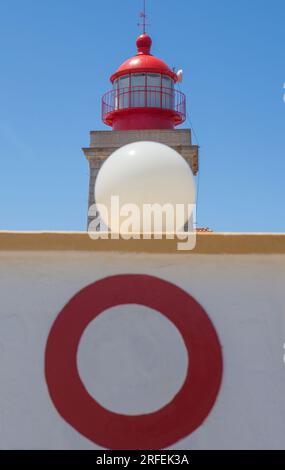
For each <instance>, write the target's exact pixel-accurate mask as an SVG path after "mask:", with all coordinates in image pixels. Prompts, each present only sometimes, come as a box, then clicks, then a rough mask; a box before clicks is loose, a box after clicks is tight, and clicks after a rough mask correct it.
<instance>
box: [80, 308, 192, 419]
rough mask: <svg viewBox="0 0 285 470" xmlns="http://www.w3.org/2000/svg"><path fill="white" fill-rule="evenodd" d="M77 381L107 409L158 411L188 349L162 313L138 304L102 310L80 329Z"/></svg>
mask: <svg viewBox="0 0 285 470" xmlns="http://www.w3.org/2000/svg"><path fill="white" fill-rule="evenodd" d="M77 361H78V370H79V374H80V376H81V379H82V381H83V383H84V385H85V387H86V389H87V391H88V392H89V393H90V395H91V396H93V397H94V398H95V400H97V402H98V403H100V405H102V406H103V407H104V408H106V409H107V410H110V411H113V412H114V413H121V414H124V415H129V416H136V415H141V414H148V413H153V412H155V411H158V410H159V409H160V408H162V407H164V406H165V405H167V404H168V403H169V402H170V401H172V400H173V398H174V397H175V395H176V394H177V393H178V392H179V391H180V389H181V388H182V386H183V384H184V382H185V379H186V376H187V371H188V353H187V349H186V346H185V344H184V341H183V339H182V336H181V334H180V333H179V331H178V330H177V328H176V327H175V326H174V325H173V323H171V322H170V321H169V320H168V319H167V318H166V317H164V316H163V315H161V314H160V313H159V312H157V311H155V310H152V309H150V308H147V307H144V306H141V305H124V306H120V307H114V308H111V309H109V310H106V311H105V312H104V313H103V314H101V315H99V317H97V318H96V319H95V320H93V322H91V323H90V325H89V326H88V327H87V328H86V330H85V332H84V334H83V336H82V339H81V341H80V345H79V351H78V356H77Z"/></svg>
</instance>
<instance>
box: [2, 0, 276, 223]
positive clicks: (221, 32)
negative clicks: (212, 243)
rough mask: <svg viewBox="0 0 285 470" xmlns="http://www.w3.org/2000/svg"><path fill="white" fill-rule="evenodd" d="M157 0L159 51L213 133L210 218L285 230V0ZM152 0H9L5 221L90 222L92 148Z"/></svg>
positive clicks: (208, 141) (199, 124)
mask: <svg viewBox="0 0 285 470" xmlns="http://www.w3.org/2000/svg"><path fill="white" fill-rule="evenodd" d="M148 4H149V6H148V11H149V15H150V19H149V22H150V26H149V28H148V29H149V32H150V34H151V35H152V38H153V42H154V45H153V53H154V54H155V55H157V56H158V57H161V58H162V59H164V60H165V61H166V62H167V63H168V64H169V65H170V66H176V67H179V68H183V69H184V83H183V84H182V91H184V92H185V93H186V94H187V96H188V110H189V114H190V118H191V121H192V123H193V126H194V129H195V131H196V134H197V136H198V140H199V144H200V146H201V162H200V163H201V167H200V179H199V181H200V183H199V200H198V225H199V226H204V227H205V226H209V227H211V228H212V229H214V230H216V231H275V232H280V231H285V211H284V203H285V184H284V174H285V171H284V170H285V163H284V157H285V155H284V154H285V103H284V101H283V93H285V89H283V84H284V82H285V51H284V47H285V1H284V0H215V1H214V0H177V1H171V0H148ZM141 6H142V0H122V1H118V0H106V1H101V0H40V1H39V0H25V1H23V0H1V1H0V44H1V54H0V67H1V69H0V157H1V169H0V230H8V229H9V230H44V229H46V230H85V229H86V213H87V194H88V165H87V162H86V160H85V158H84V156H83V153H82V151H81V148H82V147H86V146H88V145H89V131H90V130H96V129H107V128H106V127H105V126H104V125H103V124H102V122H101V116H100V112H101V96H102V94H103V93H104V92H105V91H107V90H108V89H109V88H111V86H110V83H109V76H110V75H111V73H113V72H114V71H115V70H116V68H117V67H118V66H119V65H120V64H121V63H122V62H123V61H124V60H125V59H127V58H128V57H130V56H131V55H133V53H134V52H135V39H136V37H137V35H138V32H139V29H138V27H137V22H138V13H139V11H140V10H141ZM188 126H189V124H188V123H186V125H185V127H188ZM193 140H194V143H196V141H195V139H193Z"/></svg>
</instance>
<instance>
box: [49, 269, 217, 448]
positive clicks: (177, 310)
mask: <svg viewBox="0 0 285 470" xmlns="http://www.w3.org/2000/svg"><path fill="white" fill-rule="evenodd" d="M123 304H139V305H144V306H147V307H149V308H152V309H154V310H157V311H158V312H160V313H162V314H163V315H165V316H166V318H168V319H169V320H170V321H171V322H172V323H173V324H174V325H175V326H176V327H177V328H178V330H179V331H180V333H181V335H182V337H183V339H184V342H185V345H186V348H187V351H188V355H191V356H190V357H191V366H190V368H189V369H188V374H187V378H186V380H185V383H184V385H183V387H182V388H181V390H180V391H179V392H178V394H177V395H176V397H175V398H174V399H173V400H172V401H171V402H170V403H169V404H168V405H166V406H164V407H163V408H161V409H160V410H159V411H157V412H155V413H150V414H146V415H139V416H127V415H122V414H117V413H113V412H111V411H108V410H107V409H105V408H103V407H102V406H101V405H100V404H99V403H97V402H96V401H95V400H94V398H93V397H91V395H89V393H88V392H87V390H86V389H85V387H84V385H83V383H82V381H81V379H80V376H79V373H78V369H77V351H78V346H79V342H80V339H81V336H82V334H83V332H84V330H85V329H86V327H87V326H88V325H89V323H90V322H91V321H93V320H94V319H95V318H96V317H97V316H98V315H100V314H101V313H102V312H103V311H104V310H106V309H109V308H111V307H115V306H118V305H123ZM222 372H223V359H222V351H221V346H220V342H219V339H218V336H217V333H216V331H215V328H214V326H213V324H212V322H211V321H210V319H209V317H208V316H207V314H206V312H205V311H204V309H203V308H202V307H201V306H200V305H199V304H198V303H197V302H196V301H195V300H194V299H193V298H192V297H191V296H190V295H189V294H188V293H186V292H185V291H183V290H182V289H180V288H179V287H177V286H175V285H173V284H170V283H169V282H166V281H163V280H161V279H158V278H155V277H151V276H146V275H121V276H114V277H108V278H106V279H102V280H100V281H98V282H95V283H94V284H91V285H90V286H88V287H86V288H84V289H83V290H82V291H80V292H79V293H78V294H76V295H75V296H74V297H73V298H72V299H71V300H70V302H69V303H68V304H67V305H66V306H65V307H64V308H63V310H62V311H61V312H60V314H59V315H58V317H57V318H56V320H55V322H54V324H53V326H52V328H51V331H50V334H49V337H48V341H47V346H46V354H45V374H46V381H47V384H48V389H49V393H50V396H51V399H52V401H53V403H54V405H55V407H56V409H57V411H58V412H59V414H60V415H61V416H62V417H63V418H64V419H65V421H67V422H68V423H69V424H70V425H71V426H72V427H73V428H75V429H76V430H77V431H78V432H79V433H81V434H82V435H84V436H85V437H86V438H88V439H90V440H91V441H93V442H94V443H96V444H98V445H99V446H102V447H104V448H108V449H113V450H132V449H136V450H141V449H143V450H153V449H163V448H166V447H169V446H171V445H173V444H174V443H175V442H177V441H178V440H180V439H182V438H185V437H186V436H189V435H190V434H191V433H192V432H193V431H195V430H196V429H197V428H198V427H199V426H200V425H201V424H202V423H203V421H204V420H205V419H206V417H207V416H208V414H209V413H210V411H211V409H212V408H213V406H214V403H215V401H216V398H217V395H218V392H219V389H220V386H221V380H222Z"/></svg>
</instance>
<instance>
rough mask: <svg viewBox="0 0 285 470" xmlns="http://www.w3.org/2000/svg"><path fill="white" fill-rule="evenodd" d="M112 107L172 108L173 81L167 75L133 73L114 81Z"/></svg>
mask: <svg viewBox="0 0 285 470" xmlns="http://www.w3.org/2000/svg"><path fill="white" fill-rule="evenodd" d="M114 91H115V93H114V105H115V106H114V107H115V109H116V110H118V109H126V108H130V107H133V108H141V107H152V108H164V109H174V107H175V106H174V105H175V103H174V93H173V91H174V82H173V80H172V79H171V78H170V77H168V76H167V75H161V74H155V73H134V74H130V75H124V76H122V77H120V78H118V79H116V80H115V81H114Z"/></svg>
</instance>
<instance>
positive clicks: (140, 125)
mask: <svg viewBox="0 0 285 470" xmlns="http://www.w3.org/2000/svg"><path fill="white" fill-rule="evenodd" d="M144 26H145V25H144ZM143 31H144V32H143V34H141V35H140V36H139V37H138V39H137V41H136V47H137V53H136V55H135V56H133V57H131V58H130V59H128V60H126V61H125V62H124V63H123V64H122V65H121V66H120V67H119V68H118V69H117V71H116V72H115V73H113V74H112V75H111V77H110V81H111V84H112V88H111V90H109V91H107V92H106V93H105V94H104V96H103V98H102V120H103V122H104V123H105V124H106V125H107V126H109V127H111V128H112V130H104V131H92V132H91V133H90V135H91V139H90V147H88V148H84V149H83V151H84V154H85V156H86V158H87V160H88V161H89V166H90V180H89V202H88V207H89V209H90V207H91V206H92V207H94V203H95V197H94V188H95V182H96V178H97V174H98V172H99V170H100V167H101V166H102V164H103V163H104V161H105V160H106V159H107V158H108V157H109V156H110V155H111V154H112V153H113V152H114V151H115V150H117V149H118V148H120V147H122V146H123V145H126V144H129V143H132V142H136V141H154V142H159V143H162V144H165V145H168V146H169V147H172V148H173V149H174V150H176V151H177V152H179V153H180V155H181V156H182V157H183V158H184V159H185V160H186V161H187V162H188V164H189V165H190V167H191V169H192V172H193V174H194V175H196V174H197V172H198V146H196V145H192V142H191V130H190V129H177V126H179V125H181V124H182V123H183V122H184V121H185V120H186V96H185V95H184V94H183V93H182V92H181V91H179V90H178V89H177V88H176V84H177V82H178V81H181V77H180V76H179V74H177V73H175V71H174V70H173V69H172V68H171V67H169V66H168V65H167V64H166V63H165V62H164V61H163V60H161V59H159V58H157V57H155V56H154V55H152V53H151V49H152V39H151V37H150V36H149V35H148V34H147V33H146V32H145V27H144V30H143ZM89 216H90V213H89ZM93 216H94V214H93ZM90 219H92V217H89V219H88V220H90Z"/></svg>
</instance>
